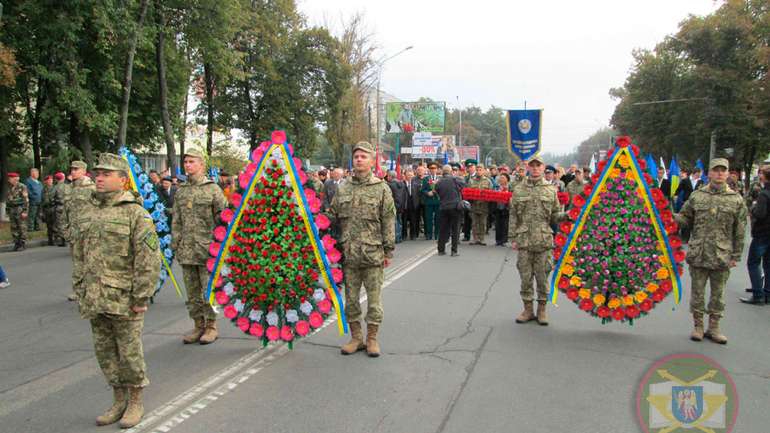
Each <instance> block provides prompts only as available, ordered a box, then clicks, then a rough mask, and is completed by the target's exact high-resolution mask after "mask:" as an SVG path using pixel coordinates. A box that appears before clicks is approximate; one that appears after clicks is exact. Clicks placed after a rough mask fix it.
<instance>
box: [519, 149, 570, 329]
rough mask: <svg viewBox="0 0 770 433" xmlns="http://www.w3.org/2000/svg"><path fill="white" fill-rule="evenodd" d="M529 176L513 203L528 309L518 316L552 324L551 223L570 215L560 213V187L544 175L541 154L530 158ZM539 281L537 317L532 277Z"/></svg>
mask: <svg viewBox="0 0 770 433" xmlns="http://www.w3.org/2000/svg"><path fill="white" fill-rule="evenodd" d="M528 166H529V177H528V178H527V179H526V180H523V181H521V182H519V183H517V184H516V185H515V186H514V187H513V196H512V197H511V202H510V212H509V213H510V219H509V226H508V239H509V240H510V241H511V245H512V246H513V249H514V250H518V251H519V253H518V262H517V263H516V266H517V268H518V270H519V275H520V276H521V300H522V301H523V303H524V311H523V312H522V313H521V314H519V316H518V317H516V323H526V322H529V321H531V320H534V319H535V318H537V322H538V323H539V324H541V325H543V326H545V325H548V316H547V314H546V311H545V306H546V303H547V302H548V281H547V278H548V274H549V273H550V272H551V269H552V268H553V263H552V253H553V231H552V230H551V226H552V225H554V224H556V223H558V222H559V221H560V220H562V219H563V218H564V217H565V215H566V214H564V213H563V212H560V205H559V200H558V198H557V195H556V193H557V191H556V187H554V186H553V185H551V184H549V183H547V182H546V181H545V179H544V178H543V171H544V168H545V164H544V163H543V159H542V158H541V157H539V156H534V157H532V158H531V159H530V160H529V163H528ZM533 277H534V278H535V281H537V305H538V308H537V316H535V313H534V310H533V308H532V307H533V306H532V302H533V292H532V278H533Z"/></svg>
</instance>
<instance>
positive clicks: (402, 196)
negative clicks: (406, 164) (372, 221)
mask: <svg viewBox="0 0 770 433" xmlns="http://www.w3.org/2000/svg"><path fill="white" fill-rule="evenodd" d="M387 181H388V185H389V186H390V191H391V192H392V193H393V204H394V205H395V206H396V243H397V244H398V243H401V240H402V238H401V227H402V225H403V224H404V212H405V211H406V202H407V201H408V200H409V195H408V194H409V193H408V192H407V188H406V184H404V182H403V181H401V180H398V176H397V175H396V172H395V171H393V170H391V171H389V172H388V177H387Z"/></svg>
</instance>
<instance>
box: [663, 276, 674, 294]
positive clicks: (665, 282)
mask: <svg viewBox="0 0 770 433" xmlns="http://www.w3.org/2000/svg"><path fill="white" fill-rule="evenodd" d="M660 288H661V289H663V291H664V292H666V293H670V292H671V291H672V290H674V286H673V284H671V279H665V280H663V281H661V283H660Z"/></svg>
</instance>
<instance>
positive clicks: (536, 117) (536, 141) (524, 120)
mask: <svg viewBox="0 0 770 433" xmlns="http://www.w3.org/2000/svg"><path fill="white" fill-rule="evenodd" d="M505 119H506V126H507V130H508V145H509V146H510V149H511V152H513V153H514V154H515V155H516V156H518V157H519V159H521V160H523V161H527V160H529V159H530V158H532V157H533V156H535V155H537V154H538V152H540V147H541V140H540V132H541V131H540V126H541V124H542V120H543V110H508V111H507V112H506V116H505Z"/></svg>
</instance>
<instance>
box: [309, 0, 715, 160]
mask: <svg viewBox="0 0 770 433" xmlns="http://www.w3.org/2000/svg"><path fill="white" fill-rule="evenodd" d="M298 3H299V8H300V10H301V11H302V13H304V14H305V16H307V18H308V21H309V23H310V24H315V25H321V24H323V23H325V22H337V23H338V22H339V21H340V17H347V16H350V15H351V14H353V13H355V12H359V11H360V12H363V13H364V14H365V17H366V21H367V23H368V25H369V26H370V27H371V30H372V31H373V32H374V33H375V35H376V39H377V41H378V44H379V46H380V47H381V54H382V55H383V56H387V55H391V54H394V53H396V52H398V51H399V50H401V49H403V48H404V47H407V46H409V45H413V46H414V49H412V50H410V51H407V52H405V53H403V54H401V55H400V56H398V57H396V58H394V59H392V60H390V61H389V62H387V63H386V65H385V69H384V71H383V75H382V89H383V90H385V91H387V92H388V93H391V94H393V95H394V96H396V97H397V98H399V99H401V100H413V99H417V98H419V97H421V96H425V97H429V98H432V99H434V100H438V101H446V103H447V107H448V108H454V107H457V106H458V100H457V97H459V106H462V107H466V106H470V105H476V106H480V107H482V108H483V109H486V108H488V107H489V106H491V105H495V106H498V107H501V108H505V109H521V108H524V101H525V100H526V101H527V108H542V109H544V110H545V111H544V112H543V145H544V148H543V151H544V152H554V153H559V154H560V153H567V152H569V151H570V150H571V149H572V148H573V147H575V146H577V145H578V144H579V143H580V142H581V141H583V140H584V139H586V138H587V137H588V136H589V135H591V133H593V132H594V131H595V130H597V129H598V128H600V127H602V126H606V125H608V123H609V119H610V117H611V116H612V112H613V110H614V107H615V102H614V101H613V100H612V99H611V98H610V97H609V95H608V91H609V89H610V88H612V87H619V86H621V85H622V84H623V82H624V81H625V78H626V76H627V75H628V71H629V69H630V67H631V64H632V57H631V52H632V50H633V49H634V48H653V47H654V46H655V44H656V43H657V42H659V41H661V40H662V39H663V37H664V36H665V35H667V34H671V33H674V32H676V30H677V27H678V24H679V22H681V21H682V20H683V19H685V18H686V17H687V16H688V15H689V14H694V15H706V14H708V13H710V12H712V11H714V10H715V9H716V8H717V7H718V6H719V4H720V3H721V2H715V1H713V0H614V1H612V0H607V1H599V0H585V1H571V0H561V1H555V0H528V1H520V0H509V1H501V0H498V1H491V0H471V1H462V2H460V1H458V2H448V1H434V0H410V1H404V0H377V1H371V0H365V1H362V0H299V2H298Z"/></svg>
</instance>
